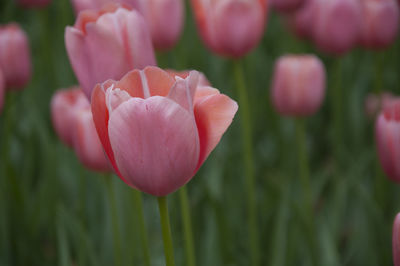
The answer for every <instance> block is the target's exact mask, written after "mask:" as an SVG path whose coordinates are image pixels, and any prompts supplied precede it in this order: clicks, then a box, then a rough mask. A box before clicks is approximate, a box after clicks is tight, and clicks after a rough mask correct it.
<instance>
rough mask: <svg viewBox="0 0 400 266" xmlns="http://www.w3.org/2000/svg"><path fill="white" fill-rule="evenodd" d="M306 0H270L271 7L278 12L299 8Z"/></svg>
mask: <svg viewBox="0 0 400 266" xmlns="http://www.w3.org/2000/svg"><path fill="white" fill-rule="evenodd" d="M305 2H307V0H272V1H271V7H272V8H273V9H276V10H278V11H280V12H291V11H294V10H296V9H298V8H300V7H301V6H302V5H303V4H305Z"/></svg>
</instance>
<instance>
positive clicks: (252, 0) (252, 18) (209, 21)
mask: <svg viewBox="0 0 400 266" xmlns="http://www.w3.org/2000/svg"><path fill="white" fill-rule="evenodd" d="M266 2H267V1H265V0H211V1H210V0H192V6H193V11H194V15H195V18H196V22H197V26H198V28H199V32H200V35H201V37H202V39H203V41H204V43H205V44H206V45H207V47H208V48H209V49H210V50H212V51H213V52H215V53H217V54H220V55H223V56H229V57H235V58H238V57H241V56H243V55H245V54H246V53H248V52H249V51H250V50H252V49H253V48H254V47H255V46H256V45H257V44H258V43H259V41H260V39H261V37H262V35H263V33H264V28H265V21H266V17H267V4H266Z"/></svg>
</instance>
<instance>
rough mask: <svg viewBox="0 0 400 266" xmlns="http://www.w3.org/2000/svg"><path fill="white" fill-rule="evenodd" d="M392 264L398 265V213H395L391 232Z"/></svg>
mask: <svg viewBox="0 0 400 266" xmlns="http://www.w3.org/2000/svg"><path fill="white" fill-rule="evenodd" d="M392 249H393V264H394V266H400V213H398V214H397V215H396V218H395V219H394V223H393V233H392Z"/></svg>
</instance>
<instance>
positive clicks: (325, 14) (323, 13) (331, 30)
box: [313, 0, 364, 54]
mask: <svg viewBox="0 0 400 266" xmlns="http://www.w3.org/2000/svg"><path fill="white" fill-rule="evenodd" d="M363 1H364V0H363ZM316 5H317V6H316V7H315V8H316V9H315V10H314V12H316V13H315V20H314V21H313V25H314V33H313V38H314V41H315V43H316V45H317V46H318V48H320V49H321V50H322V51H324V52H328V53H333V54H343V53H345V52H348V51H349V50H350V49H352V48H353V47H354V46H355V45H356V44H357V42H358V40H359V37H360V34H361V21H362V12H361V6H360V5H361V4H360V1H359V0H317V1H316Z"/></svg>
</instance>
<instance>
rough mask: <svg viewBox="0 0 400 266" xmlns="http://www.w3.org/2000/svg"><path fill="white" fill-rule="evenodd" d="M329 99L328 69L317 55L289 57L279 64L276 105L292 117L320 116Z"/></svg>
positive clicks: (274, 83)
mask: <svg viewBox="0 0 400 266" xmlns="http://www.w3.org/2000/svg"><path fill="white" fill-rule="evenodd" d="M324 95H325V68H324V65H323V63H322V62H321V60H319V59H318V58H317V57H316V56H314V55H286V56H282V57H281V58H279V59H278V61H277V62H276V64H275V70H274V77H273V82H272V102H273V104H274V106H275V108H276V110H277V111H278V112H279V113H281V114H283V115H289V116H307V115H311V114H313V113H314V112H316V111H317V110H318V109H319V107H320V106H321V104H322V101H323V98H324Z"/></svg>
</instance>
